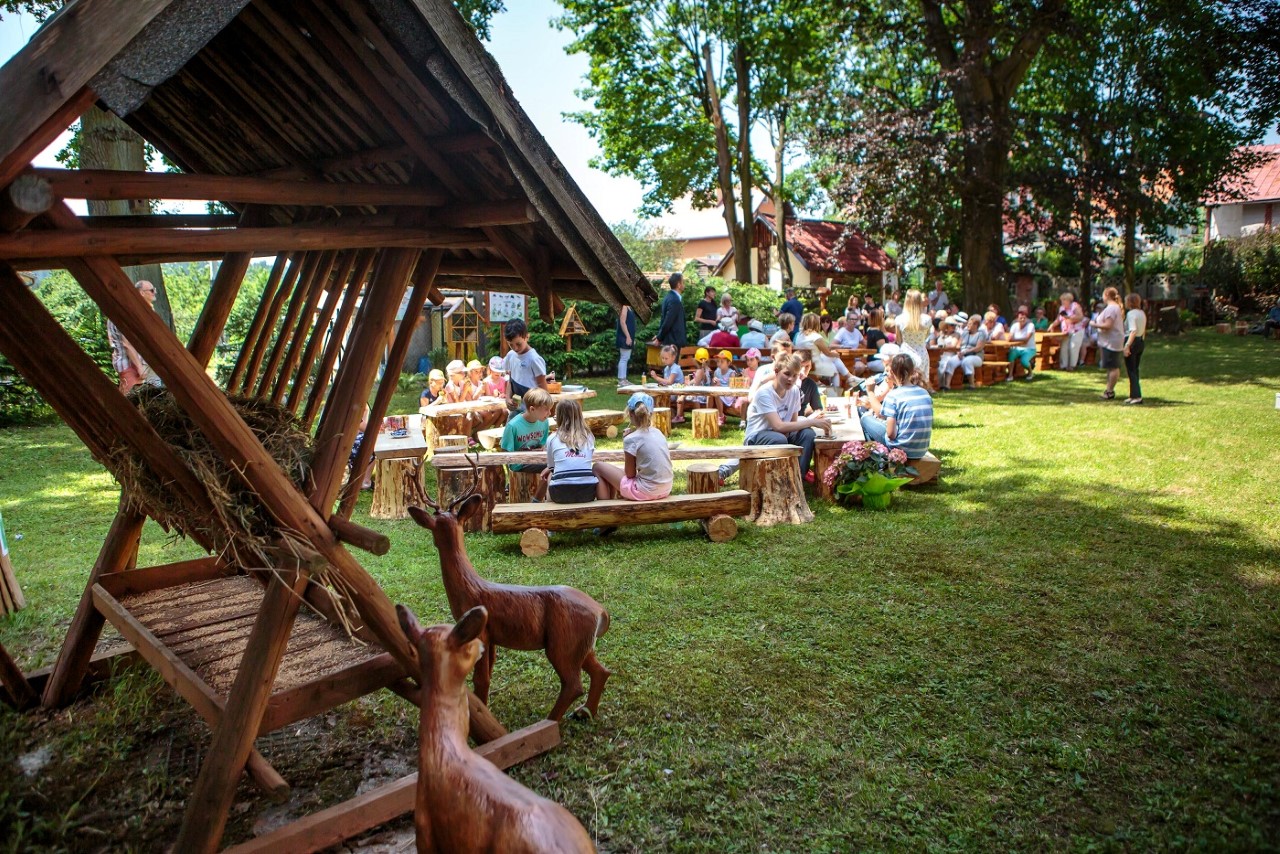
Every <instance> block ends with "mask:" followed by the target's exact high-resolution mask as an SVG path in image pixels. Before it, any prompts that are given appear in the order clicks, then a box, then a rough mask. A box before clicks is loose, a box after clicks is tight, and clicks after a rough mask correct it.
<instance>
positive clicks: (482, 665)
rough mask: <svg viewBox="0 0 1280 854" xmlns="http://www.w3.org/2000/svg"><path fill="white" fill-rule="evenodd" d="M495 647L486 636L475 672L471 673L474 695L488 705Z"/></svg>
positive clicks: (495, 653) (495, 656)
mask: <svg viewBox="0 0 1280 854" xmlns="http://www.w3.org/2000/svg"><path fill="white" fill-rule="evenodd" d="M497 649H498V648H497V647H495V646H494V645H493V644H492V643H490V641H489V639H488V638H487V637H486V638H485V640H484V655H482V656H480V658H479V659H477V660H476V669H475V672H474V673H472V674H471V682H472V687H474V688H475V692H476V696H477V697H479V698H480V702H482V703H484V704H485V705H486V706H487V705H489V683H490V681H492V679H493V662H494V661H495V660H496V659H497Z"/></svg>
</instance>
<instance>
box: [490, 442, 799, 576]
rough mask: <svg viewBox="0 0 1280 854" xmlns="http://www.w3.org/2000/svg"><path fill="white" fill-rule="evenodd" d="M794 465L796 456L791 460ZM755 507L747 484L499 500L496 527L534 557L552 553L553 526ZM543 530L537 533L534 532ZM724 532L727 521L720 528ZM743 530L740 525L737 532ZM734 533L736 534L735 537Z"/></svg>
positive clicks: (681, 517)
mask: <svg viewBox="0 0 1280 854" xmlns="http://www.w3.org/2000/svg"><path fill="white" fill-rule="evenodd" d="M788 462H790V463H791V465H792V466H793V467H794V466H795V463H794V461H791V460H788ZM750 512H751V494H750V493H749V492H746V491H745V490H741V489H734V490H730V491H728V492H718V493H708V494H705V495H668V496H667V497H666V498H662V499H659V500H657V501H623V500H611V501H592V502H589V503H587V504H555V503H553V502H549V501H547V502H542V503H540V504H499V505H498V506H496V507H494V508H493V532H494V533H495V534H514V533H517V532H519V533H520V534H521V537H520V549H521V551H522V552H524V554H525V555H527V556H529V557H537V556H539V555H543V554H546V552H547V549H548V548H549V543H548V540H547V537H546V532H547V531H582V530H587V529H589V528H603V527H621V526H623V525H653V524H658V523H662V522H686V521H691V520H701V519H711V518H713V517H717V516H728V517H730V518H732V517H734V516H745V515H747V514H748V513H750ZM533 532H537V533H533ZM718 532H719V533H718V535H720V536H723V535H724V533H725V531H724V528H723V526H720V527H719V528H718ZM736 534H737V525H736V523H735V525H734V528H733V535H736ZM729 539H732V536H730V537H729Z"/></svg>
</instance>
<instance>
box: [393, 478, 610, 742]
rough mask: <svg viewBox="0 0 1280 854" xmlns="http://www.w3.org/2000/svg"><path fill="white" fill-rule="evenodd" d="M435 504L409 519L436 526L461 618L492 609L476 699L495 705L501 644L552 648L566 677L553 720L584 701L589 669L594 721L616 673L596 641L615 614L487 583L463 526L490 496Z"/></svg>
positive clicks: (567, 590)
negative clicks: (492, 690) (492, 691)
mask: <svg viewBox="0 0 1280 854" xmlns="http://www.w3.org/2000/svg"><path fill="white" fill-rule="evenodd" d="M427 501H428V503H429V504H431V506H432V507H434V508H435V510H436V512H435V513H429V512H427V511H426V510H423V509H422V508H420V507H410V508H409V515H410V516H412V517H413V519H414V521H416V522H417V523H418V524H419V525H421V526H423V527H424V528H427V529H429V530H430V531H431V535H432V538H433V539H434V540H435V543H436V549H437V550H438V551H439V552H440V572H441V574H442V575H443V576H444V590H445V594H446V595H447V596H448V598H449V610H450V611H452V612H453V618H454V619H455V620H456V619H459V618H460V617H461V616H462V615H463V614H464V613H466V612H467V611H468V610H470V609H471V608H474V607H475V606H477V605H483V606H484V607H485V608H486V609H488V612H489V621H488V625H487V627H486V628H485V630H484V634H483V635H481V637H480V640H481V641H483V642H484V647H485V653H484V655H483V656H482V657H481V658H480V659H479V661H478V662H477V663H476V670H475V675H474V680H473V681H474V689H475V692H476V696H477V697H479V698H480V700H481V702H483V703H486V704H487V703H488V702H489V681H490V679H491V678H492V676H493V664H494V661H495V660H496V658H497V647H500V646H505V647H507V648H508V649H542V650H546V653H547V660H548V661H550V662H551V666H552V667H553V668H555V671H556V675H558V676H559V677H560V696H559V697H557V698H556V704H555V705H554V706H553V707H552V708H551V714H549V715H547V717H548V718H550V719H551V720H553V721H558V720H560V719H561V718H563V717H564V713H565V712H567V711H568V710H569V706H571V705H572V704H573V701H574V700H576V699H578V698H579V697H581V696H582V693H583V692H582V671H583V670H585V671H586V672H587V674H588V675H589V676H590V677H591V691H590V693H589V694H588V695H587V702H586V704H585V708H586V710H587V711H588V712H590V713H591V716H592V717H593V718H594V717H595V716H596V714H597V710H598V708H599V706H600V695H601V694H603V693H604V683H605V681H606V680H607V679H608V678H609V674H610V671H609V669H608V668H607V667H605V666H604V665H603V664H601V663H600V660H599V659H597V658H596V638H598V637H600V636H601V635H603V634H604V633H605V632H606V631H608V630H609V612H608V611H606V610H605V609H604V608H603V607H602V606H601V605H600V603H599V602H597V601H596V600H594V599H592V598H591V597H590V596H588V595H587V594H585V593H583V592H582V591H581V590H576V589H574V588H572V587H565V586H563V585H556V586H553V587H521V586H518V585H515V584H495V583H493V582H490V581H486V580H485V579H483V578H481V577H480V576H479V575H478V574H477V573H476V570H475V567H473V566H472V565H471V561H470V559H469V558H468V557H467V550H466V547H465V546H464V545H463V541H462V522H463V521H465V520H466V519H467V518H468V517H469V516H470V514H473V513H479V512H483V509H484V507H483V499H482V498H481V497H480V496H479V495H474V494H470V493H466V494H463V495H461V496H459V497H458V499H457V500H456V501H454V502H453V504H451V505H450V506H449V509H448V510H441V509H440V507H439V505H437V504H435V503H434V502H432V501H431V500H430V499H428V500H427Z"/></svg>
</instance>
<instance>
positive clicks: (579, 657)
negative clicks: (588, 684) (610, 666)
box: [547, 647, 590, 721]
mask: <svg viewBox="0 0 1280 854" xmlns="http://www.w3.org/2000/svg"><path fill="white" fill-rule="evenodd" d="M586 651H587V652H590V649H588V650H586ZM585 657H586V656H585V655H584V654H583V650H582V649H580V648H573V649H570V650H567V651H564V652H561V651H553V650H552V649H551V648H550V647H548V648H547V660H548V661H550V662H551V666H552V667H554V668H555V671H556V675H557V676H559V677H560V696H559V697H557V698H556V704H555V705H554V706H553V707H552V708H551V714H549V715H547V717H548V718H549V719H550V720H553V721H558V720H560V719H561V718H563V717H564V713H565V712H567V711H569V707H570V706H572V705H573V701H574V700H576V699H578V698H579V697H581V696H582V694H583V690H582V662H583V659H584V658H585Z"/></svg>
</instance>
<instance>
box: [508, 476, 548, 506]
mask: <svg viewBox="0 0 1280 854" xmlns="http://www.w3.org/2000/svg"><path fill="white" fill-rule="evenodd" d="M539 474H541V472H536V471H517V470H515V469H512V470H511V478H510V481H509V486H508V487H507V503H508V504H528V503H529V502H530V501H532V500H533V494H534V493H535V492H537V490H538V475H539Z"/></svg>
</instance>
